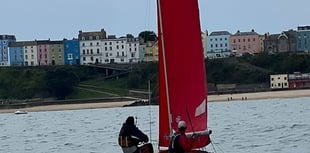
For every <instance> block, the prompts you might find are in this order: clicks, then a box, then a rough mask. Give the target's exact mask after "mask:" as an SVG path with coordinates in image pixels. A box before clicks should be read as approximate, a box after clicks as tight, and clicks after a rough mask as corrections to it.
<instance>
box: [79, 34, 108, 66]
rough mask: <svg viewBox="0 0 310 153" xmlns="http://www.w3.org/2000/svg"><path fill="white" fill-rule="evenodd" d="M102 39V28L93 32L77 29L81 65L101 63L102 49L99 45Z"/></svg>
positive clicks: (103, 36) (103, 37) (104, 36)
mask: <svg viewBox="0 0 310 153" xmlns="http://www.w3.org/2000/svg"><path fill="white" fill-rule="evenodd" d="M103 39H106V32H105V30H104V29H101V31H94V32H82V31H79V41H80V56H81V57H80V60H81V61H80V63H81V65H85V64H96V63H103V51H102V47H101V46H102V44H101V42H102V40H103Z"/></svg>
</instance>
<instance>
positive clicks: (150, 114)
mask: <svg viewBox="0 0 310 153" xmlns="http://www.w3.org/2000/svg"><path fill="white" fill-rule="evenodd" d="M148 83H149V89H148V90H149V91H148V92H149V116H150V142H152V108H151V80H149V81H148Z"/></svg>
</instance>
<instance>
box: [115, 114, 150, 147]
mask: <svg viewBox="0 0 310 153" xmlns="http://www.w3.org/2000/svg"><path fill="white" fill-rule="evenodd" d="M148 141H149V138H148V136H147V135H146V134H144V133H143V132H142V131H141V130H139V128H138V127H136V125H135V121H134V117H133V116H129V117H128V118H127V119H126V122H125V123H124V124H123V126H122V128H121V130H120V133H119V137H118V144H119V145H120V146H121V147H122V150H123V152H124V153H140V152H143V153H153V146H152V144H150V143H146V142H148ZM139 143H145V144H143V145H142V146H140V147H138V145H139ZM142 150H143V151H142Z"/></svg>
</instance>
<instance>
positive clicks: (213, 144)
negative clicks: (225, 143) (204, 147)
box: [210, 137, 225, 153]
mask: <svg viewBox="0 0 310 153" xmlns="http://www.w3.org/2000/svg"><path fill="white" fill-rule="evenodd" d="M210 139H211V137H210ZM210 143H211V145H212V147H213V150H214V152H215V153H217V151H216V147H217V148H218V149H219V150H220V152H222V153H225V152H224V150H223V149H222V147H221V146H220V145H215V144H216V143H215V142H214V138H212V141H211V142H210ZM215 146H216V147H215Z"/></svg>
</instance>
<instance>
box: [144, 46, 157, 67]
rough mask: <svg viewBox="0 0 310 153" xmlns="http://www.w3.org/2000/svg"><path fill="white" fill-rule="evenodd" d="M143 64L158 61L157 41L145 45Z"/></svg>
mask: <svg viewBox="0 0 310 153" xmlns="http://www.w3.org/2000/svg"><path fill="white" fill-rule="evenodd" d="M143 61H144V62H157V61H158V41H156V42H154V41H150V42H147V43H146V49H145V55H144V59H143Z"/></svg>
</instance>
